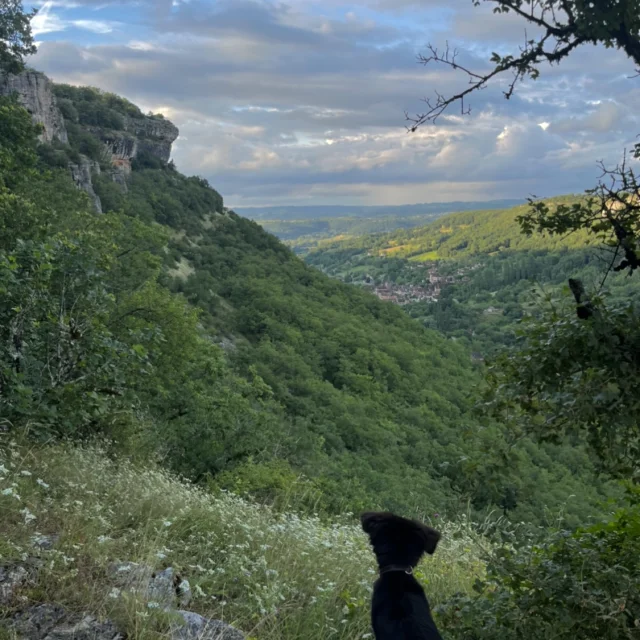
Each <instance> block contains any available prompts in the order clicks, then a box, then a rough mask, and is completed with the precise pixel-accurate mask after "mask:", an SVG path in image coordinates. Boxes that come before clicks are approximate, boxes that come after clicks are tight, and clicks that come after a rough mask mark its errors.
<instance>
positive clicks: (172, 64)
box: [33, 0, 640, 205]
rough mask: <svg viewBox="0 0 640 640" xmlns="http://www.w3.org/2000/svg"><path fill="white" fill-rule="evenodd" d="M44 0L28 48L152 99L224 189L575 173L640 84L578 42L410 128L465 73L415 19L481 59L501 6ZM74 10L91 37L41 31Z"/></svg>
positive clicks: (446, 187) (419, 197)
mask: <svg viewBox="0 0 640 640" xmlns="http://www.w3.org/2000/svg"><path fill="white" fill-rule="evenodd" d="M172 4H173V6H172ZM45 6H46V11H45V12H44V14H45V15H44V17H42V18H41V20H42V22H41V24H40V28H41V29H44V31H42V32H41V33H43V34H44V38H43V39H44V40H45V41H44V42H43V43H42V45H41V48H40V51H39V53H38V54H37V56H36V57H35V59H34V60H33V64H34V65H35V66H36V67H38V68H41V69H42V70H43V71H45V72H46V73H48V74H49V75H51V76H52V77H53V78H54V79H55V80H58V81H62V82H70V83H74V84H90V85H94V86H100V87H103V88H104V89H106V90H109V91H114V92H117V93H120V94H122V95H124V96H126V97H127V98H129V99H131V100H133V101H134V102H136V103H138V104H139V105H140V106H141V107H142V108H143V109H145V110H149V109H150V110H156V111H157V110H160V111H162V112H163V113H164V114H165V115H166V116H167V117H169V118H171V119H172V120H173V121H175V123H176V124H177V125H178V126H179V127H180V131H181V136H180V139H179V140H178V141H177V143H176V146H175V150H174V158H175V160H176V162H177V164H178V165H179V166H180V168H181V169H182V170H184V171H186V172H189V173H198V174H201V175H204V176H205V177H206V178H208V179H209V180H210V182H211V183H212V184H214V185H215V186H216V187H217V188H218V189H219V190H221V192H222V193H223V194H224V195H225V196H226V198H227V200H228V202H229V203H230V204H231V205H233V204H238V205H240V204H243V205H247V204H256V205H258V204H264V203H266V204H272V203H273V204H278V203H281V204H286V203H287V202H310V203H313V202H318V203H322V202H336V203H337V202H340V201H341V199H343V200H344V201H346V202H354V203H355V202H366V203H376V202H390V203H391V202H415V201H428V200H443V199H444V200H446V199H461V198H469V199H478V198H483V197H486V198H495V197H512V196H513V197H516V196H523V195H527V194H529V193H532V192H536V193H538V194H540V195H551V194H555V193H562V192H568V191H576V190H581V189H584V188H586V187H588V186H590V184H591V182H592V181H593V180H594V179H595V177H596V176H597V168H596V165H595V161H596V159H599V158H603V159H609V160H611V161H615V160H617V158H618V156H619V154H620V151H621V149H622V146H624V145H625V144H628V141H629V139H632V138H633V135H635V131H636V130H637V128H638V126H637V125H638V124H639V123H638V116H637V115H636V114H634V113H633V109H630V108H629V107H627V106H625V105H632V104H638V100H639V99H640V95H639V94H638V92H637V89H635V88H634V85H633V84H632V81H630V80H628V79H627V78H626V76H625V74H627V75H628V72H629V71H630V70H631V65H629V63H628V61H627V60H626V59H625V58H624V56H622V55H621V54H619V53H618V52H615V51H611V50H609V51H606V50H603V49H601V48H596V47H587V48H585V49H584V50H581V51H580V52H579V53H578V54H577V55H575V56H574V57H573V58H572V59H570V60H569V61H567V63H566V64H563V65H562V66H560V67H552V68H544V69H543V73H542V76H541V79H540V80H538V81H536V82H531V81H527V82H525V83H523V84H521V85H520V86H519V87H518V92H517V94H516V95H515V96H514V97H513V98H512V99H511V100H509V101H506V100H504V98H503V96H502V89H503V86H501V85H500V84H499V83H498V84H496V85H494V86H491V87H490V88H487V89H486V90H484V91H482V92H480V93H478V94H476V95H475V96H473V98H472V100H471V103H470V104H471V106H472V108H473V110H472V115H471V116H468V117H461V116H460V115H459V114H457V113H456V112H455V111H452V112H451V113H450V114H449V115H448V116H446V117H443V118H442V119H441V120H440V121H439V123H438V125H437V126H433V127H425V128H424V129H422V130H420V131H419V132H418V133H416V134H413V135H409V134H407V133H406V131H405V129H404V116H403V113H404V111H405V110H406V111H408V112H409V113H414V112H416V111H420V109H421V106H422V105H421V102H420V99H421V97H423V96H425V95H429V94H431V93H432V92H433V91H434V90H436V89H437V90H438V91H440V92H441V93H450V92H452V91H456V90H459V88H461V87H464V86H465V83H466V78H465V77H464V76H461V75H459V74H457V73H455V72H450V71H449V70H447V69H445V68H439V67H432V66H429V67H427V68H423V67H421V66H419V65H418V64H417V63H416V54H417V52H418V51H420V50H422V49H423V48H424V46H425V41H426V38H427V35H425V34H431V36H433V37H434V38H437V39H438V41H439V42H444V41H445V40H446V39H450V41H451V42H458V43H460V45H459V46H460V50H461V54H460V56H461V57H460V62H461V63H463V64H464V65H465V66H468V67H469V68H472V69H474V70H476V69H479V70H482V69H486V68H488V67H487V64H488V63H487V51H490V50H491V49H492V48H494V47H495V48H499V47H507V48H509V47H511V48H512V47H513V46H514V42H515V36H513V34H514V33H515V29H514V27H515V25H514V24H513V23H512V22H510V20H511V18H507V19H506V21H505V20H499V21H498V22H496V21H495V20H494V18H495V16H491V15H487V14H486V13H485V12H483V11H480V12H479V13H478V14H477V15H476V14H475V13H473V8H472V7H471V6H470V5H469V4H468V3H467V0H464V2H463V1H462V0H455V1H454V2H453V3H451V2H449V3H444V2H441V1H439V0H433V1H428V2H420V3H419V4H418V3H412V2H404V1H403V0H394V2H386V0H361V1H360V2H358V1H356V0H352V1H351V2H349V3H348V4H347V3H344V2H340V1H338V0H325V1H324V2H322V3H320V2H318V1H316V0H289V1H288V2H280V1H276V0H219V1H217V2H204V1H203V0H191V1H190V2H175V3H171V2H168V0H167V1H165V0H159V1H158V2H142V1H141V2H139V3H137V4H133V3H129V4H119V3H116V2H106V1H103V2H101V3H99V2H91V1H90V0H78V1H77V3H76V6H75V7H70V6H69V7H66V8H64V7H60V5H59V4H58V5H57V7H58V8H56V11H55V13H54V12H52V10H51V9H52V7H53V4H52V3H47V5H45ZM100 7H102V8H100ZM41 16H42V13H41V14H40V16H39V18H40V17H41ZM500 18H504V17H503V16H501V17H500ZM136 21H137V22H136ZM123 25H129V26H130V27H131V25H134V26H135V28H129V29H128V30H127V29H125V27H124V26H123ZM136 25H137V26H136ZM434 25H435V26H434ZM497 25H499V26H497ZM73 27H75V28H76V29H78V28H80V29H83V30H84V32H85V33H87V34H89V37H93V38H95V39H94V40H93V41H90V42H86V41H78V40H77V39H76V40H71V39H67V40H62V39H61V38H62V37H63V36H66V34H62V35H56V36H55V37H53V36H49V37H47V34H53V33H54V31H56V32H58V34H59V32H60V31H64V30H66V31H67V33H69V34H70V33H72V28H73ZM431 36H429V37H431ZM518 37H519V36H518ZM505 81H506V80H505ZM598 100H599V101H600V102H598ZM447 194H448V195H447Z"/></svg>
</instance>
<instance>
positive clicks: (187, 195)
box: [0, 71, 615, 524]
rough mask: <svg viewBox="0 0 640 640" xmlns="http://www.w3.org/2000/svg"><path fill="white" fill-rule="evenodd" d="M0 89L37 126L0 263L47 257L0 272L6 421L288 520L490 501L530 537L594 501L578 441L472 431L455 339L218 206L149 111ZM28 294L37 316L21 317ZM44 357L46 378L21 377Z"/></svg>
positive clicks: (47, 89) (468, 380) (58, 89)
mask: <svg viewBox="0 0 640 640" xmlns="http://www.w3.org/2000/svg"><path fill="white" fill-rule="evenodd" d="M0 84H1V86H2V87H3V90H2V93H4V94H5V95H7V94H8V93H11V92H12V91H16V92H17V93H18V96H19V100H20V101H21V102H22V104H24V105H25V107H26V108H27V109H28V110H29V111H30V112H31V114H32V117H33V119H34V120H36V121H38V122H40V123H41V124H42V125H43V132H41V144H40V145H39V146H38V148H37V154H38V155H37V158H38V163H39V164H38V168H39V173H37V172H36V173H37V175H36V174H33V175H32V174H31V173H29V172H22V173H21V174H20V175H23V176H24V177H23V182H22V183H21V182H19V181H17V182H16V184H17V186H15V187H13V188H14V190H15V193H16V194H19V196H20V198H22V199H23V201H24V202H25V203H26V204H25V205H24V207H25V209H24V211H28V212H29V214H28V215H27V214H25V213H24V211H23V212H22V213H20V214H19V215H18V213H16V215H15V216H14V217H12V218H10V219H7V220H6V221H5V227H4V231H5V232H4V233H3V239H2V242H3V251H4V252H5V253H10V254H11V255H12V256H14V258H12V259H15V260H17V261H18V262H20V261H22V260H24V259H25V258H24V255H25V251H24V247H25V246H27V245H24V242H25V241H28V243H31V244H29V245H28V246H29V247H33V253H32V254H29V255H30V256H31V257H30V258H29V259H30V260H33V261H36V262H37V263H38V264H39V263H40V262H42V261H45V262H46V263H47V265H48V266H47V269H45V270H38V271H37V273H38V274H49V273H50V274H54V275H52V276H51V277H50V278H49V279H48V280H46V284H45V285H42V286H41V285H39V284H38V282H39V281H34V280H25V281H24V282H23V281H21V280H15V278H16V277H18V276H15V273H14V271H7V272H6V274H5V275H6V278H7V280H6V282H5V281H3V282H5V285H6V287H8V289H7V291H13V292H14V294H15V299H12V298H11V296H10V295H9V294H6V295H5V296H4V297H5V300H6V301H9V302H6V303H5V305H4V306H3V307H2V313H3V316H2V326H3V327H5V331H13V329H11V327H16V326H18V325H20V326H27V325H28V326H29V327H30V331H31V332H32V335H31V337H30V338H29V340H28V345H29V349H28V350H27V351H25V352H24V353H23V352H22V351H20V353H19V354H18V356H16V354H15V353H13V352H11V353H9V352H7V354H5V355H6V358H7V361H6V363H3V364H6V367H7V369H6V370H7V371H8V370H10V369H11V367H14V368H15V363H16V362H18V361H19V362H20V367H21V372H20V375H19V376H18V377H16V379H15V381H14V382H13V383H12V384H13V386H11V385H9V386H5V387H3V394H5V397H11V398H13V397H14V396H10V395H7V394H9V392H10V391H11V393H14V392H15V401H13V400H12V401H11V402H9V401H7V404H6V406H5V411H4V417H5V418H6V419H8V420H10V421H11V423H12V424H14V425H15V426H16V427H19V426H20V425H23V426H24V425H27V424H29V425H31V426H30V427H29V429H30V433H37V434H38V435H39V436H42V437H51V436H52V435H53V436H59V435H63V436H66V437H82V438H86V437H89V436H92V435H98V434H101V435H106V436H108V437H109V438H111V439H112V440H114V441H115V442H116V445H114V446H119V447H123V448H125V449H126V451H127V452H128V453H130V454H131V455H139V456H142V457H144V458H148V457H150V456H153V457H157V458H159V459H160V460H162V461H163V463H164V464H166V465H167V466H168V467H169V468H171V469H173V470H174V471H177V472H179V473H182V474H184V475H186V476H188V477H190V478H192V479H193V480H195V481H197V482H201V483H203V484H206V485H208V486H213V487H223V488H226V489H231V490H234V491H238V492H242V493H248V494H251V495H253V496H255V497H257V498H259V499H261V500H270V501H274V502H276V503H277V502H278V501H281V502H282V503H283V504H284V503H286V504H288V505H289V506H293V507H295V508H299V509H307V510H309V511H324V512H330V513H335V512H339V511H354V510H360V509H368V508H376V507H380V508H387V509H394V510H398V511H402V512H404V513H408V514H415V513H419V514H422V515H424V514H432V513H436V512H438V513H450V514H455V513H458V512H460V511H463V510H464V511H467V510H468V509H469V508H470V509H471V510H472V512H473V513H474V514H483V513H486V512H487V511H489V510H494V509H498V510H500V512H504V513H507V514H510V515H511V516H512V517H513V518H515V519H516V520H517V521H526V522H529V523H534V524H538V523H541V522H544V521H545V520H546V518H547V517H548V515H549V514H555V513H557V512H558V511H559V510H561V509H563V510H564V513H565V515H566V517H567V519H568V520H569V522H570V523H572V524H576V523H579V522H583V521H585V520H586V519H587V518H588V517H590V516H591V515H592V514H594V513H596V512H598V510H599V509H600V504H601V501H602V500H603V499H604V498H606V496H607V495H610V494H611V492H613V491H615V489H614V488H612V487H611V486H609V485H608V484H606V483H605V482H604V481H602V480H601V479H600V478H598V476H597V475H596V473H595V472H594V470H593V467H592V464H591V462H590V460H589V458H588V456H587V455H586V454H585V453H584V451H583V450H582V449H581V448H579V447H577V446H576V447H574V446H572V445H571V444H567V445H563V446H552V445H544V446H542V445H537V444H535V443H533V442H531V441H529V440H527V439H521V440H519V441H518V443H517V444H514V443H511V442H508V440H507V434H506V433H504V430H503V427H502V426H501V425H499V424H492V423H482V424H481V423H480V422H479V421H478V419H477V418H476V417H475V415H474V413H473V411H472V408H473V405H474V403H475V399H476V388H477V387H478V385H480V384H481V376H480V374H479V372H478V370H477V369H476V368H475V367H474V365H473V364H472V362H471V359H470V354H469V351H468V349H467V348H466V347H464V346H462V345H460V344H456V343H455V342H453V341H451V340H448V339H447V338H446V337H444V336H443V335H442V334H441V333H439V332H438V331H434V330H430V329H426V328H424V327H423V326H422V325H421V324H420V323H419V322H416V321H415V320H413V319H411V318H410V317H409V316H408V315H407V314H406V313H404V312H403V310H402V309H400V308H398V307H397V306H394V305H392V304H388V303H385V302H382V301H380V300H378V299H377V298H376V297H375V296H373V295H371V293H370V292H368V291H365V290H362V289H360V288H357V287H352V286H348V285H346V284H344V283H342V282H339V281H338V280H336V279H332V278H330V277H328V276H327V275H325V274H323V273H321V272H320V271H318V270H317V269H314V268H312V267H310V266H307V265H306V264H305V263H304V262H303V261H302V260H301V259H299V258H297V257H296V256H295V255H294V254H293V253H292V252H291V251H290V250H289V249H288V248H287V247H286V246H284V245H283V244H282V243H281V242H280V241H279V240H277V239H276V238H275V237H274V236H272V235H270V234H268V233H267V232H265V231H264V230H263V229H262V228H261V227H260V226H258V224H256V223H255V222H252V221H250V220H248V219H246V218H243V217H240V216H238V215H236V214H235V213H234V212H232V211H229V210H227V209H226V208H225V207H224V204H223V199H222V197H221V196H220V195H219V194H218V193H217V192H216V191H215V190H214V189H212V188H211V187H210V186H209V185H208V183H207V181H206V180H203V179H201V178H197V177H190V178H187V177H185V176H184V175H182V174H181V173H179V172H178V171H177V170H176V168H175V166H174V165H173V164H172V163H171V162H168V160H169V158H170V150H171V144H172V142H173V140H175V138H176V137H177V134H178V131H177V129H176V128H175V127H174V126H173V125H172V124H171V123H170V122H168V121H167V120H164V119H163V118H162V117H160V116H145V115H143V114H142V113H141V112H140V111H139V110H138V109H137V107H135V106H134V105H132V104H131V103H129V102H128V101H126V100H124V99H122V98H119V97H117V96H113V95H111V94H106V93H102V92H100V91H98V90H96V89H87V88H74V87H68V86H52V85H51V83H50V82H49V81H48V80H47V79H46V78H45V77H44V76H42V75H41V74H37V73H35V72H32V71H28V72H26V73H25V74H22V75H21V76H15V77H11V78H4V79H3V81H2V83H0ZM2 100H3V101H4V102H3V104H4V103H6V102H7V99H6V98H3V99H2ZM10 111H11V110H10V108H9V112H10ZM3 113H4V112H3ZM25 144H27V143H25ZM25 157H27V160H24V162H27V161H28V157H29V156H28V154H26V156H25ZM70 176H72V177H73V180H74V181H75V183H76V185H77V186H79V187H81V188H82V189H84V190H85V191H86V192H87V193H88V194H89V199H88V200H87V199H86V198H84V196H83V195H82V194H81V192H79V191H78V190H76V189H74V188H73V185H72V182H71V177H70ZM24 181H26V182H24ZM1 197H5V196H1ZM12 206H13V205H12ZM90 209H93V211H96V210H97V211H103V212H105V213H106V214H107V215H95V213H89V211H90ZM21 211H22V210H21ZM469 215H471V214H469ZM430 233H431V232H430ZM434 233H435V232H434ZM447 234H448V235H449V236H452V232H447V231H444V230H441V231H439V232H438V233H437V234H436V235H438V237H439V238H442V237H444V236H446V235H447ZM50 238H52V239H53V240H49V239H50ZM476 240H477V238H473V239H472V238H469V240H468V241H467V242H468V244H467V246H470V244H469V243H471V242H474V241H476ZM451 241H452V242H458V240H451ZM447 242H448V241H447ZM461 242H462V240H460V242H459V243H461ZM367 243H374V244H372V245H371V246H369V245H367ZM378 243H382V244H378ZM397 243H398V244H397V245H394V246H393V247H394V249H395V248H396V247H397V246H400V245H401V242H400V240H397ZM405 244H406V243H405ZM365 245H366V248H365ZM445 245H446V242H444V241H443V242H436V243H435V244H433V245H432V244H428V245H427V246H425V248H424V250H425V251H438V252H440V251H444V250H445V249H444V247H445ZM447 246H448V245H447ZM70 247H71V248H72V249H70ZM386 248H387V246H386V245H384V242H383V241H382V240H379V239H376V240H366V241H363V244H362V245H361V246H355V247H354V246H349V247H347V248H344V249H343V248H340V247H334V248H333V249H332V250H334V249H335V250H336V251H346V252H350V251H356V252H362V251H364V252H365V253H366V252H369V251H370V250H372V249H374V250H375V251H377V252H378V253H380V252H382V251H384V250H385V249H386ZM402 251H404V249H402V250H399V251H398V252H397V253H401V252H402ZM322 255H324V256H326V255H328V254H319V256H322ZM406 255H410V254H409V253H406ZM314 259H315V258H314ZM318 259H319V260H320V258H318ZM322 259H324V258H322ZM7 264H9V263H7ZM325 266H326V265H325ZM367 268H368V267H367ZM25 269H26V267H25ZM27 272H28V269H27V270H26V271H25V270H24V269H23V270H22V271H20V270H18V271H17V272H16V273H19V274H20V273H27ZM3 273H4V272H3ZM68 273H73V274H74V279H71V280H65V278H67V274H68ZM12 274H13V275H12ZM56 274H57V275H56ZM54 276H55V277H54ZM43 277H44V276H43ZM47 277H49V276H47ZM36 285H38V286H39V287H40V288H38V289H37V292H38V293H37V295H36V293H35V291H36V290H34V298H33V299H34V300H39V301H42V305H44V306H42V310H41V313H40V312H38V313H40V315H37V314H36V311H34V310H33V309H35V307H33V308H32V307H27V308H21V306H20V300H21V296H25V295H27V293H21V292H27V291H30V289H29V287H36ZM12 287H13V288H12ZM71 293H73V295H74V296H75V297H74V301H73V303H71V302H69V303H68V307H65V309H67V311H66V312H65V313H64V314H62V316H60V314H59V310H60V298H61V296H62V297H63V298H64V296H69V295H71ZM47 296H50V297H47ZM11 300H13V302H11ZM45 302H46V305H45ZM39 304H40V303H39ZM37 309H40V307H37ZM18 313H20V314H22V315H21V316H20V319H19V322H18V320H17V319H16V318H17V316H16V314H18ZM29 313H32V314H35V315H33V317H32V316H30V315H28V314H29ZM25 314H27V316H28V317H27V316H25ZM52 319H53V320H52ZM54 320H55V322H54ZM58 320H59V321H60V322H62V324H63V326H62V328H61V326H60V325H59V324H58ZM16 323H18V324H16ZM20 323H22V324H20ZM25 323H26V324H25ZM29 323H31V324H29ZM61 331H62V333H61ZM47 332H49V333H47ZM61 335H62V336H64V340H63V341H62V342H60V349H58V350H57V351H55V352H49V351H48V349H50V348H51V347H50V345H51V344H52V338H51V336H58V338H56V340H58V339H60V340H62V338H59V336H61ZM5 337H6V340H5V342H4V343H3V344H5V343H6V344H9V343H10V336H8V335H7V336H5ZM25 342H27V341H25ZM21 344H22V343H21ZM20 349H23V347H22V346H21V347H20ZM38 350H39V351H38ZM36 352H37V353H36ZM60 354H62V356H61V355H60ZM65 354H67V355H68V357H67V356H66V355H65ZM78 354H81V355H78ZM36 356H37V357H36ZM63 356H64V358H63V360H64V362H63V364H61V365H60V368H59V375H60V381H61V382H58V381H57V379H56V378H55V377H53V378H51V379H50V378H48V377H47V376H44V377H43V376H41V375H40V373H41V371H42V362H47V361H48V359H52V358H53V359H54V360H55V358H59V357H60V358H62V357H63ZM16 357H17V358H18V360H16ZM65 358H66V359H65ZM12 363H13V364H12ZM63 365H64V366H63ZM11 370H13V369H11ZM52 380H53V381H52ZM33 397H37V398H39V400H38V402H26V403H25V401H24V398H33ZM33 425H36V426H37V428H36V426H33ZM570 496H572V497H571V499H569V497H570Z"/></svg>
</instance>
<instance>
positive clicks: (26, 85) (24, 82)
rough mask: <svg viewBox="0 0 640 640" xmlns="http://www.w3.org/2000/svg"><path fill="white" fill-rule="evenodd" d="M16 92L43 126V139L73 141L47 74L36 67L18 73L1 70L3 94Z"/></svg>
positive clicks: (0, 93)
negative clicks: (70, 139) (35, 69)
mask: <svg viewBox="0 0 640 640" xmlns="http://www.w3.org/2000/svg"><path fill="white" fill-rule="evenodd" d="M13 93H15V94H17V96H18V100H19V101H20V104H21V105H22V106H23V107H24V108H25V109H26V110H27V111H28V112H29V113H30V114H31V117H32V118H33V121H34V122H37V123H38V124H41V125H42V126H43V128H44V131H43V133H42V136H41V138H42V140H44V141H45V142H52V141H53V140H59V141H60V142H64V143H65V144H67V143H68V142H69V138H68V136H67V129H66V127H65V124H64V118H63V117H62V113H61V112H60V109H58V104H57V102H56V98H55V96H54V95H53V87H52V85H51V81H50V80H49V78H47V76H45V75H44V74H43V73H39V72H37V71H33V70H32V69H25V70H24V71H23V72H22V73H19V74H16V75H14V74H2V73H0V95H2V96H8V95H11V94H13Z"/></svg>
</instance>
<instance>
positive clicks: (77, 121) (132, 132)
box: [0, 69, 179, 212]
mask: <svg viewBox="0 0 640 640" xmlns="http://www.w3.org/2000/svg"><path fill="white" fill-rule="evenodd" d="M60 89H63V90H64V91H66V92H67V95H64V94H63V95H62V96H59V97H60V105H61V106H62V107H67V108H65V109H64V114H65V115H69V114H71V115H69V118H70V119H69V120H68V122H67V125H68V130H67V125H65V118H64V116H63V113H62V111H61V109H60V108H59V107H58V102H57V100H56V95H55V94H56V93H57V92H58V91H59V90H60ZM83 92H84V94H83ZM14 93H15V94H17V96H18V100H19V101H20V103H21V104H22V105H23V106H24V107H25V109H26V110H27V111H28V112H29V113H30V114H31V116H32V117H33V120H34V122H37V123H40V124H41V125H42V126H43V132H42V136H41V140H42V141H43V142H53V141H59V142H62V143H64V144H69V145H70V146H71V148H72V149H74V150H75V151H76V152H79V151H80V149H81V148H83V147H82V145H81V144H80V143H79V142H77V140H79V136H80V134H79V133H78V132H80V131H81V130H84V131H86V132H89V133H90V134H91V135H92V136H93V138H94V139H95V145H94V148H93V151H92V152H89V151H87V153H89V154H90V155H91V157H87V155H82V154H78V153H77V154H76V158H77V157H78V155H79V158H80V160H79V161H75V160H74V161H72V162H70V163H69V170H70V171H71V175H72V177H73V179H74V182H75V183H76V185H77V186H78V188H80V189H82V190H83V191H85V192H86V193H87V194H88V195H89V197H90V198H91V201H92V202H93V205H94V208H95V210H96V211H97V212H102V205H101V202H100V198H99V197H98V195H97V194H96V192H95V190H94V187H93V181H92V176H93V175H95V174H100V173H102V172H104V173H106V174H107V175H110V176H111V178H112V179H113V181H114V182H116V183H117V184H118V185H119V186H120V188H121V189H122V190H123V191H126V190H127V180H128V177H129V175H130V174H131V170H132V166H131V165H132V162H133V160H135V159H136V158H140V157H142V156H147V157H152V158H155V159H157V160H160V161H161V162H164V163H166V162H168V161H169V158H170V157H171V146H172V144H173V143H174V142H175V140H176V139H177V137H178V133H179V132H178V128H177V127H176V126H175V125H174V124H172V123H171V122H169V120H165V119H164V118H163V117H162V116H145V115H143V114H142V112H140V110H139V109H138V108H137V107H135V106H134V105H132V104H131V103H128V102H127V101H126V100H124V99H121V98H117V97H115V100H114V99H113V98H114V97H113V96H111V94H103V93H102V92H100V91H98V90H97V89H85V90H83V89H79V88H74V87H69V86H67V85H57V86H56V85H54V84H53V83H52V82H51V81H50V80H49V78H47V77H46V76H45V75H44V74H42V73H39V72H37V71H33V70H31V69H27V70H25V71H23V72H22V73H20V74H17V75H13V74H0V95H11V94H14ZM87 93H88V94H90V97H91V100H89V103H90V104H102V103H104V104H105V105H106V108H107V110H111V111H115V112H116V113H115V116H116V117H115V122H116V123H117V126H118V128H117V129H113V128H111V127H110V126H96V125H95V119H93V120H91V119H90V116H95V114H88V113H87V112H86V111H83V109H82V101H83V99H84V101H85V102H84V106H85V108H86V104H87V99H86V96H87ZM69 103H71V105H72V108H71V110H70V111H69V110H68V106H69ZM119 105H120V106H119ZM122 105H126V109H125V107H123V106H122ZM76 106H77V107H78V108H77V109H76V108H75V107H76ZM113 121H114V120H110V121H108V122H110V123H112V122H113ZM88 122H92V124H88ZM112 126H113V125H112ZM100 143H102V145H104V148H103V149H102V151H101V150H100V149H101V147H100ZM84 147H85V148H86V147H87V145H86V140H85V144H84ZM89 147H91V145H89Z"/></svg>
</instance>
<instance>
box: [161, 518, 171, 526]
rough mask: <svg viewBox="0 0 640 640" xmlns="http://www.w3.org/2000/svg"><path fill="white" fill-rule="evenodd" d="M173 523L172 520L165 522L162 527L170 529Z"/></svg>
mask: <svg viewBox="0 0 640 640" xmlns="http://www.w3.org/2000/svg"><path fill="white" fill-rule="evenodd" d="M172 524H173V523H172V522H171V520H165V521H164V522H163V523H162V525H163V526H165V527H170V526H171V525H172Z"/></svg>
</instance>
